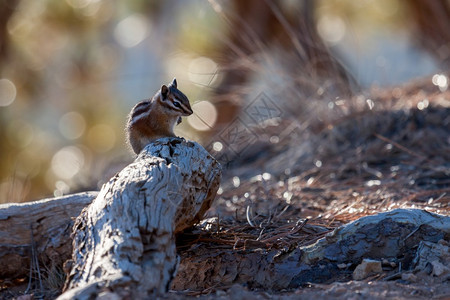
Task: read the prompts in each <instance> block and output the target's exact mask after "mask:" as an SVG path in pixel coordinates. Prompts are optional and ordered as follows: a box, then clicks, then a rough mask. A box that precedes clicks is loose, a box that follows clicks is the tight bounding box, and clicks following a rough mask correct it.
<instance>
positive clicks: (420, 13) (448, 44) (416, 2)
mask: <svg viewBox="0 0 450 300" xmlns="http://www.w3.org/2000/svg"><path fill="white" fill-rule="evenodd" d="M405 4H406V5H407V6H408V8H409V10H410V14H411V18H412V22H413V25H414V26H415V30H416V32H417V35H416V36H415V37H416V38H417V40H418V43H419V44H420V46H421V47H423V48H424V49H426V50H428V51H429V52H430V54H431V55H433V56H434V57H435V58H436V59H437V60H438V62H440V63H443V64H444V65H443V67H449V66H450V2H449V1H423V0H412V1H406V2H405Z"/></svg>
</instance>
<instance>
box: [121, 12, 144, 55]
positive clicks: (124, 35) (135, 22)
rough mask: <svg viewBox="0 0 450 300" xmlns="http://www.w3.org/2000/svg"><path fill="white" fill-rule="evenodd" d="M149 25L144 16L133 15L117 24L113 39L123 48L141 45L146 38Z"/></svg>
mask: <svg viewBox="0 0 450 300" xmlns="http://www.w3.org/2000/svg"><path fill="white" fill-rule="evenodd" d="M149 28H150V24H149V23H148V21H147V19H146V18H145V16H143V15H140V14H133V15H130V16H128V17H126V18H125V19H123V20H122V21H120V22H119V24H117V26H116V28H115V29H114V37H115V38H116V40H117V42H118V43H119V44H120V45H122V46H123V47H125V48H131V47H134V46H136V45H138V44H139V43H141V42H142V41H143V40H144V39H145V38H146V36H147V33H148V31H149Z"/></svg>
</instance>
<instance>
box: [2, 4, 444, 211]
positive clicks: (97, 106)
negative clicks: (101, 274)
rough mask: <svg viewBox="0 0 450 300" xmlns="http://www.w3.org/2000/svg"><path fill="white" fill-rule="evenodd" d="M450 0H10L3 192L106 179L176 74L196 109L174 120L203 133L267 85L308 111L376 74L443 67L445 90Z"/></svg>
mask: <svg viewBox="0 0 450 300" xmlns="http://www.w3.org/2000/svg"><path fill="white" fill-rule="evenodd" d="M449 7H450V1H444V0H442V1H426V0H423V1H420V0H410V1H400V0H361V1H351V0H326V1H310V0H305V1H294V0H280V1H269V0H268V1H262V0H248V1H238V0H233V1H213V0H211V1H205V0H190V1H183V0H168V1H148V0H133V1H113V0H40V1H35V0H0V203H5V202H23V201H30V200H36V199H39V198H44V197H51V196H61V195H64V194H68V193H73V192H77V191H82V190H96V189H98V188H99V186H100V185H101V184H102V183H104V182H105V180H107V179H108V178H109V177H110V176H112V175H113V174H114V173H115V172H117V171H118V170H120V169H121V168H122V167H123V166H124V165H125V164H127V163H129V162H131V161H132V159H133V156H132V155H131V152H130V151H129V150H128V149H127V146H126V143H125V135H124V125H125V122H126V117H127V114H128V112H129V111H130V109H131V107H132V106H133V105H134V104H136V103H137V102H138V101H140V100H142V99H146V98H150V97H152V96H153V95H154V94H155V92H156V91H157V90H158V89H159V88H160V86H161V85H162V84H164V83H169V82H171V80H172V79H173V78H174V77H176V78H177V80H178V87H179V89H180V90H181V91H183V92H184V93H185V94H186V95H187V96H188V97H189V99H190V101H191V104H192V106H193V109H194V112H195V114H194V115H192V116H190V117H188V118H187V119H186V120H184V121H183V123H182V124H181V125H180V126H178V127H177V130H176V133H177V134H178V135H181V136H184V137H186V138H188V139H193V140H197V141H200V142H201V143H202V144H204V145H205V146H206V145H210V144H211V143H212V142H214V140H215V137H216V136H217V134H218V133H219V132H221V130H223V128H226V126H227V125H228V124H230V122H232V121H233V120H234V119H235V117H236V116H238V115H239V112H240V110H241V109H242V107H245V106H246V103H249V102H251V101H252V99H255V97H257V96H258V95H260V94H261V93H264V94H265V95H267V97H269V98H270V99H271V101H272V102H274V103H277V105H278V107H279V108H280V110H281V111H284V112H287V111H289V114H290V117H292V116H293V117H295V118H298V119H299V120H300V122H302V120H303V119H302V118H303V117H304V116H305V115H306V114H308V115H309V114H310V113H311V110H308V109H305V106H307V105H310V104H309V103H318V102H320V101H324V102H323V103H325V107H327V108H330V109H331V108H333V107H334V105H331V106H330V103H331V102H330V99H331V100H332V101H335V100H336V101H338V100H339V99H341V100H342V99H349V98H350V97H352V96H354V95H356V94H359V93H364V91H366V90H367V89H369V88H371V87H373V86H379V87H387V86H394V85H397V84H402V83H405V82H408V81H410V80H411V79H414V78H420V77H424V76H433V75H434V76H433V77H432V78H433V83H434V84H435V85H437V86H438V87H439V88H440V89H441V90H445V89H447V88H448V77H447V76H446V75H444V74H445V73H443V72H445V71H446V70H448V66H449V63H450V43H449V42H450V30H449V28H450V10H449ZM430 78H431V77H430ZM300 100H301V101H300ZM333 103H334V102H333ZM314 107H317V105H315V106H314ZM213 145H214V147H215V148H216V150H220V149H221V147H223V146H224V145H223V143H222V144H220V143H219V144H217V143H215V144H213ZM225 146H226V144H225Z"/></svg>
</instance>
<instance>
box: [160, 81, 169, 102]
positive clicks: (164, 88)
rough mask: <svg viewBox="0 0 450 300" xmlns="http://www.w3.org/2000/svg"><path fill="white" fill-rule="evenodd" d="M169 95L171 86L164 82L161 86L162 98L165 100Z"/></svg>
mask: <svg viewBox="0 0 450 300" xmlns="http://www.w3.org/2000/svg"><path fill="white" fill-rule="evenodd" d="M167 95H169V88H168V87H167V86H166V85H165V84H164V85H163V86H162V87H161V98H162V100H165V99H166V98H167Z"/></svg>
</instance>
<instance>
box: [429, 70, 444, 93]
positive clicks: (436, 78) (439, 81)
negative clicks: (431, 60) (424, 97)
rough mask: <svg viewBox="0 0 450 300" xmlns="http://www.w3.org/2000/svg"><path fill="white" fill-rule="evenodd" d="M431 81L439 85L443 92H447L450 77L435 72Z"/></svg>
mask: <svg viewBox="0 0 450 300" xmlns="http://www.w3.org/2000/svg"><path fill="white" fill-rule="evenodd" d="M431 81H432V82H433V84H434V85H436V86H438V87H439V90H440V91H441V92H445V91H446V90H447V89H448V78H447V76H445V75H442V74H434V75H433V77H432V79H431Z"/></svg>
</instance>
